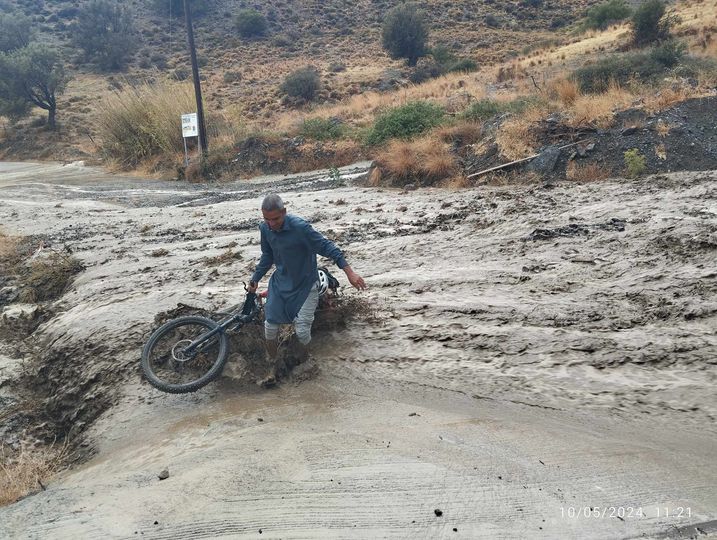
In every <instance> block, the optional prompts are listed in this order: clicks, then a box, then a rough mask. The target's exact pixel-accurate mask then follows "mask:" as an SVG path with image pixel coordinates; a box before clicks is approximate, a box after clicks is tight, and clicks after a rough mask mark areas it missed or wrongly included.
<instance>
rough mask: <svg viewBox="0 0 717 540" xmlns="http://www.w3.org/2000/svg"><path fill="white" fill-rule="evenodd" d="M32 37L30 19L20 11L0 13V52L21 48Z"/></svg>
mask: <svg viewBox="0 0 717 540" xmlns="http://www.w3.org/2000/svg"><path fill="white" fill-rule="evenodd" d="M31 38H32V21H31V20H30V19H29V18H28V17H25V16H24V15H22V14H21V13H0V52H10V51H14V50H15V49H21V48H22V47H25V46H26V45H27V44H28V43H30V39H31Z"/></svg>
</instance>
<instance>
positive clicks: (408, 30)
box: [382, 3, 428, 66]
mask: <svg viewBox="0 0 717 540" xmlns="http://www.w3.org/2000/svg"><path fill="white" fill-rule="evenodd" d="M382 37H383V48H384V49H386V51H388V53H389V54H390V55H391V58H395V59H398V58H405V59H406V60H407V62H408V65H409V66H415V65H416V63H417V62H418V59H419V58H421V57H422V56H426V55H427V54H428V48H427V46H426V42H427V41H428V29H427V27H426V23H425V20H424V16H423V13H422V12H421V11H419V10H418V8H417V7H416V6H415V4H411V3H408V4H401V5H399V6H396V7H395V8H393V9H392V10H391V11H389V12H388V14H387V15H386V19H385V21H384V23H383V30H382Z"/></svg>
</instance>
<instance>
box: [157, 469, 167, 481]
mask: <svg viewBox="0 0 717 540" xmlns="http://www.w3.org/2000/svg"><path fill="white" fill-rule="evenodd" d="M157 478H159V479H160V480H166V479H167V478H169V469H164V470H163V471H162V472H161V473H159V474H158V475H157Z"/></svg>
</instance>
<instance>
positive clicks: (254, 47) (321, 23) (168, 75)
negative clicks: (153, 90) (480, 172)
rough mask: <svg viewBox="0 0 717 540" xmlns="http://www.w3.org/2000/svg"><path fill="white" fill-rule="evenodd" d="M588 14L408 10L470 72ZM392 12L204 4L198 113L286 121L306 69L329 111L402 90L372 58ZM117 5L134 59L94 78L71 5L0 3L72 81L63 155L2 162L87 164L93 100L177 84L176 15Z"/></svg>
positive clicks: (179, 45) (181, 59)
mask: <svg viewBox="0 0 717 540" xmlns="http://www.w3.org/2000/svg"><path fill="white" fill-rule="evenodd" d="M594 3H595V1H594V0H593V1H584V2H583V1H581V2H567V1H563V0H553V1H545V2H542V3H541V5H540V7H539V8H533V7H530V6H529V2H523V1H520V2H511V1H505V0H503V1H496V2H480V3H476V2H468V1H465V2H462V1H457V2H456V1H428V2H419V4H420V5H421V7H422V8H423V9H424V10H425V12H426V13H427V20H428V21H429V27H430V30H431V39H430V42H431V44H434V45H435V44H442V45H445V46H447V47H448V48H449V49H450V50H451V51H453V52H454V53H455V54H457V55H461V56H466V57H470V58H472V59H474V60H475V61H477V62H478V64H479V65H486V64H492V63H494V62H498V61H502V60H506V59H509V58H512V57H518V56H520V55H521V54H523V53H525V52H526V51H528V50H529V49H531V48H534V47H537V46H539V45H540V44H541V43H542V44H546V43H551V42H552V41H554V40H555V39H557V38H559V35H558V34H556V31H557V32H561V30H560V29H561V28H563V27H564V26H565V25H566V24H568V23H571V22H573V21H574V20H576V19H577V18H578V17H579V16H580V15H581V14H582V13H583V12H584V10H585V7H586V6H587V5H590V4H594ZM166 4H167V6H169V3H168V2H167V3H166ZM395 4H397V2H387V1H384V2H379V1H368V0H360V1H358V2H344V1H337V0H332V1H329V2H315V1H314V2H303V1H302V2H299V1H286V0H272V1H269V2H263V3H258V2H256V3H253V4H252V3H250V2H243V1H241V2H235V1H233V0H231V1H230V0H215V1H210V2H209V7H208V9H206V10H205V11H203V12H202V13H200V14H199V16H197V17H196V20H195V27H196V42H197V48H198V53H199V58H200V64H201V72H202V75H203V77H204V78H205V90H204V95H205V100H206V104H207V107H208V109H209V110H210V111H211V110H214V111H225V112H226V111H230V112H231V114H232V115H233V116H234V117H237V116H240V118H241V121H242V122H246V121H261V120H262V119H263V118H265V117H266V116H267V115H271V114H274V113H276V112H277V111H281V110H289V111H290V110H291V109H292V107H291V106H290V105H287V104H282V102H281V100H280V97H281V96H280V94H279V92H278V87H279V84H280V82H281V80H282V79H283V77H284V76H285V75H286V74H288V73H289V72H291V71H292V70H294V69H296V68H298V67H302V66H305V65H308V64H310V65H313V66H316V67H317V68H318V69H319V70H320V71H321V74H322V79H323V81H322V82H323V89H322V92H321V95H320V97H319V99H318V103H337V102H340V101H341V100H342V99H346V98H348V97H350V96H353V95H357V94H361V93H363V92H365V91H368V90H382V91H387V90H391V89H393V88H396V87H398V86H401V85H402V84H405V78H406V74H405V73H402V72H401V69H402V68H403V63H402V62H400V61H395V60H391V59H390V58H389V57H388V55H387V54H386V53H385V51H383V49H382V48H381V37H380V28H381V21H382V19H383V16H384V15H385V13H386V12H387V11H388V10H389V9H390V8H391V7H392V6H393V5H395ZM129 5H130V6H131V9H132V12H133V14H134V18H135V21H136V24H137V27H138V29H139V34H138V39H139V41H140V43H139V46H138V51H137V53H136V54H135V55H134V58H133V60H132V61H131V63H130V64H129V65H128V67H127V69H126V70H125V71H124V72H119V73H118V72H114V73H112V72H109V73H102V72H98V70H96V69H94V68H93V66H92V65H91V64H88V63H86V62H84V61H82V58H81V55H80V54H79V52H78V50H77V49H76V48H75V47H74V46H73V45H72V43H71V37H72V25H73V23H74V22H75V21H76V16H77V12H78V8H77V2H74V1H70V0H58V1H54V2H43V1H24V0H5V2H4V3H2V4H0V9H2V10H3V11H6V12H10V11H13V12H21V13H24V14H26V15H28V16H30V17H31V18H32V19H33V21H34V24H35V28H36V30H37V32H38V39H40V40H42V41H49V42H51V43H53V44H55V45H56V46H57V47H58V48H59V49H60V50H61V51H62V55H63V58H64V59H65V61H66V62H67V64H68V67H69V69H70V72H71V73H72V75H73V77H74V78H73V80H72V81H71V82H70V85H69V87H68V90H67V92H66V93H65V95H64V96H61V97H60V103H59V106H58V109H59V121H60V123H61V124H62V125H63V126H64V129H65V130H67V131H69V133H70V136H69V139H70V140H71V141H72V145H71V146H72V147H73V150H74V151H73V150H71V149H70V148H68V147H66V148H65V149H64V151H63V150H61V149H60V148H55V147H53V149H52V152H50V151H49V150H48V148H47V145H46V144H39V146H38V147H33V143H34V141H33V139H34V137H32V136H30V137H27V136H26V137H22V136H20V137H19V139H18V140H17V141H16V144H15V145H14V146H13V147H12V149H11V152H10V153H11V154H13V155H16V156H17V155H19V156H20V157H22V156H23V153H24V155H25V156H26V157H31V156H35V157H41V158H45V159H47V158H50V159H51V158H53V157H54V158H67V159H71V158H72V157H73V155H74V156H75V157H88V156H89V155H90V154H92V153H93V150H94V147H95V145H94V139H95V138H96V137H93V135H95V133H94V118H95V116H96V112H97V105H98V103H99V102H101V101H102V97H103V96H106V95H108V94H111V93H112V92H113V91H116V90H117V89H118V88H120V87H122V86H124V85H126V84H127V83H130V84H135V83H137V82H139V81H161V80H176V79H184V78H186V77H187V76H188V75H189V62H188V55H187V49H186V38H185V29H184V22H183V19H182V18H181V16H180V14H179V13H170V11H169V9H167V10H166V11H165V12H164V13H161V14H160V13H158V11H157V10H156V9H154V8H153V3H152V2H137V1H135V2H131V3H129ZM245 7H255V8H256V9H258V10H259V11H261V12H262V13H263V14H265V15H266V17H267V20H268V23H269V29H268V32H267V35H266V36H265V37H264V38H262V39H252V40H247V39H243V38H240V37H239V35H238V34H237V31H236V29H235V27H234V15H235V14H236V13H237V12H238V10H239V9H242V8H245ZM88 134H89V135H90V137H87V135H88ZM61 139H63V140H62V141H58V145H59V146H60V147H62V146H67V144H66V143H67V142H68V141H67V139H68V137H61ZM54 153H58V154H59V155H53V154H54ZM65 154H66V155H65Z"/></svg>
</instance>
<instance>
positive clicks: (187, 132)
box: [182, 113, 201, 167]
mask: <svg viewBox="0 0 717 540" xmlns="http://www.w3.org/2000/svg"><path fill="white" fill-rule="evenodd" d="M187 137H199V122H198V120H197V113H189V114H183V115H182V140H183V141H184V166H185V167H187V166H188V165H189V155H188V154H187ZM200 152H201V150H200Z"/></svg>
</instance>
